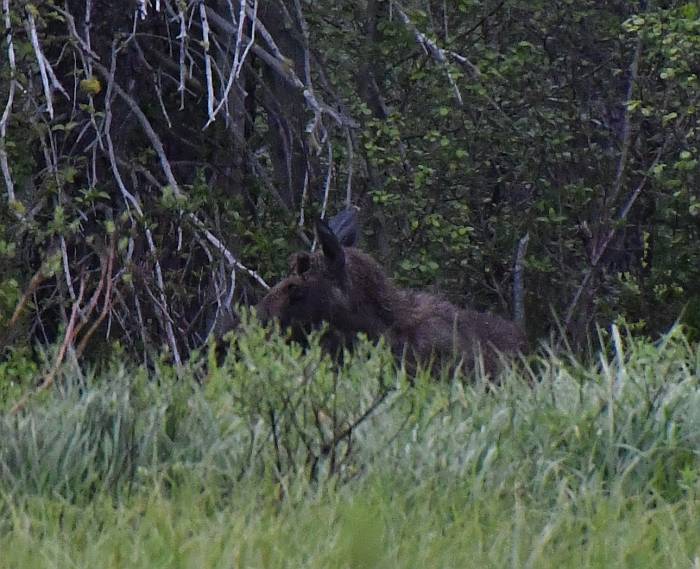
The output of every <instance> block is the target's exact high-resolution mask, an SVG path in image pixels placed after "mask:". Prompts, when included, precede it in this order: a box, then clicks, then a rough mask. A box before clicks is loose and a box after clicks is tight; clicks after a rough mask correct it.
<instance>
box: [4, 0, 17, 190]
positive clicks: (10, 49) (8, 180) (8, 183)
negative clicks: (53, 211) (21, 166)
mask: <svg viewBox="0 0 700 569" xmlns="http://www.w3.org/2000/svg"><path fill="white" fill-rule="evenodd" d="M2 14H3V19H4V20H5V36H6V38H7V60H8V62H9V64H10V87H9V90H8V93H7V103H6V104H5V110H4V111H3V113H2V117H1V118H0V169H2V175H3V178H4V179H5V187H6V188H7V201H8V202H10V203H12V202H14V201H15V186H14V183H13V182H12V173H11V171H10V165H9V162H8V159H7V151H6V150H5V140H6V136H7V123H8V121H9V119H10V113H12V105H13V102H14V97H15V87H16V81H15V74H16V63H15V46H14V43H13V41H12V21H11V20H10V0H3V1H2Z"/></svg>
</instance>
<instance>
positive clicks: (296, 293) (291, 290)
mask: <svg viewBox="0 0 700 569" xmlns="http://www.w3.org/2000/svg"><path fill="white" fill-rule="evenodd" d="M287 296H288V297H289V302H292V303H293V302H298V301H299V300H301V299H302V298H303V297H304V289H303V288H302V287H300V286H299V285H298V284H294V283H289V284H288V285H287Z"/></svg>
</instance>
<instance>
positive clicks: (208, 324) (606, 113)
mask: <svg viewBox="0 0 700 569" xmlns="http://www.w3.org/2000/svg"><path fill="white" fill-rule="evenodd" d="M126 4H127V6H128V9H124V4H123V3H115V2H108V1H107V0H88V1H87V2H84V1H83V0H80V1H77V0H68V1H66V2H57V1H55V0H37V1H35V2H27V1H20V2H15V1H13V2H9V1H8V0H5V1H4V2H3V21H2V25H3V27H4V40H3V44H2V50H3V57H2V58H0V101H1V102H2V103H0V104H2V107H0V108H2V110H3V114H2V118H1V121H2V122H1V123H0V166H2V168H1V170H2V176H1V179H2V183H3V184H4V196H3V199H4V203H5V204H6V207H5V208H3V209H2V210H1V211H2V213H1V218H0V321H1V322H2V326H3V334H2V338H0V342H2V344H3V345H4V348H3V349H4V351H5V356H7V357H11V358H13V361H14V362H15V363H14V364H13V365H16V366H20V367H21V366H23V365H31V357H30V356H29V355H28V354H27V353H26V352H22V350H24V349H25V348H26V338H27V337H28V336H29V337H30V338H31V339H32V340H33V341H36V340H39V341H41V342H42V343H48V342H51V341H62V342H63V344H64V345H65V349H64V350H63V352H62V353H59V354H58V359H59V360H61V361H62V360H63V359H64V358H65V354H67V353H68V354H70V353H75V354H76V355H77V356H78V357H80V356H81V355H83V353H84V352H85V350H86V349H88V348H89V349H88V352H89V353H90V354H91V355H92V357H93V359H95V358H97V357H98V356H100V354H103V353H104V350H103V349H101V348H100V346H101V345H102V344H104V343H105V342H104V341H101V339H102V340H104V339H107V340H108V341H110V342H112V341H115V340H116V341H118V342H119V343H120V344H121V345H122V347H123V349H124V350H125V352H126V353H127V354H129V356H130V357H132V358H147V359H148V358H150V357H151V354H153V353H154V352H155V351H158V350H160V349H161V348H162V347H163V346H166V347H167V349H168V350H169V351H170V353H171V355H172V357H173V358H174V359H175V361H176V362H179V361H181V360H183V359H184V357H185V355H186V354H187V353H188V352H189V351H190V350H191V349H193V348H195V347H197V346H200V345H201V344H202V341H203V339H204V337H205V336H206V335H207V334H208V333H209V331H210V330H211V329H212V326H213V327H214V329H216V330H218V329H222V330H223V329H226V327H227V323H226V318H227V315H226V313H227V311H228V310H229V306H230V304H231V302H232V301H234V300H237V301H240V302H243V303H250V302H252V301H254V300H255V299H256V298H259V297H260V294H261V293H262V292H264V288H265V286H264V285H265V281H266V280H267V281H268V282H272V281H274V280H275V279H276V278H278V276H279V275H280V274H282V273H283V271H284V267H285V263H286V256H287V253H288V252H289V251H291V250H294V249H297V248H299V247H307V246H308V245H309V244H310V240H309V235H310V232H309V231H308V229H309V228H310V226H309V224H308V221H309V220H310V219H312V218H313V216H315V215H317V214H318V213H320V212H321V211H323V212H325V211H329V212H333V211H337V210H338V209H341V208H342V207H344V206H345V205H348V204H352V205H357V206H359V207H360V208H361V218H362V219H363V221H364V234H365V240H364V242H365V245H366V247H367V248H369V249H370V250H371V251H372V252H374V253H375V254H376V255H377V256H378V257H379V258H380V259H381V260H382V261H383V262H384V263H385V264H386V265H387V267H388V268H389V269H390V271H391V272H392V273H393V274H394V275H395V276H396V277H397V278H398V279H399V280H400V281H401V282H402V283H403V284H407V285H412V286H417V287H430V286H434V287H436V288H437V289H439V290H440V291H442V292H443V293H445V294H447V295H448V296H449V297H451V298H452V299H453V300H455V301H456V302H458V303H462V304H466V303H470V304H473V305H475V306H476V307H478V308H487V309H491V310H495V311H497V312H501V313H504V314H507V315H510V314H511V313H512V310H513V306H512V300H511V299H512V294H511V288H512V273H513V258H514V254H515V250H516V246H517V243H518V241H519V240H520V239H521V238H522V237H523V236H524V235H526V234H529V236H530V240H529V249H528V251H527V255H526V257H525V276H526V283H525V304H526V309H527V310H526V314H527V316H528V331H529V334H530V336H531V337H533V338H535V337H540V336H542V335H545V334H547V333H548V332H550V331H555V332H558V331H559V330H560V329H563V330H564V331H565V332H566V333H567V334H568V335H569V337H570V338H571V339H572V340H573V341H574V345H579V344H580V343H581V342H582V341H584V340H585V337H586V335H587V334H588V333H589V332H590V331H591V330H592V325H593V323H595V322H596V321H597V322H600V323H602V324H607V323H609V322H611V321H614V320H615V319H617V318H619V317H623V318H624V319H625V320H626V322H627V323H628V324H630V325H634V326H637V327H638V328H640V329H643V330H644V331H645V332H647V333H652V334H654V333H658V332H659V331H662V330H665V329H667V328H668V326H669V325H670V324H671V323H672V322H673V321H674V320H675V319H676V318H678V316H679V314H680V312H681V309H682V308H683V307H684V306H686V305H687V309H686V313H685V319H686V321H687V323H688V324H689V325H690V326H691V328H692V329H694V330H696V331H697V329H698V320H699V318H700V316H699V314H700V312H699V310H700V308H699V307H700V291H699V290H698V282H700V278H699V277H700V274H699V272H700V258H699V255H700V253H699V251H700V249H699V248H698V247H697V242H698V229H699V227H700V225H699V222H698V220H700V195H698V187H700V186H698V170H699V169H698V147H699V145H698V133H699V132H700V130H699V129H698V126H699V125H698V120H699V119H698V117H699V116H700V114H698V112H697V108H698V93H699V92H700V90H699V89H698V70H699V65H700V39H699V38H700V14H699V10H698V8H697V4H696V3H694V2H682V1H680V2H677V1H640V2H630V1H628V0H618V1H614V2H605V3H601V2H597V1H595V0H584V1H581V2H571V1H569V0H566V1H565V0H561V1H553V2H549V1H548V2H542V1H531V0H527V1H525V0H498V1H497V0H490V1H482V0H478V1H477V0H459V1H455V2H432V1H425V0H420V1H415V0H411V1H407V2H404V3H399V2H395V1H393V0H365V1H362V2H335V1H333V2H328V1H325V0H321V1H314V2H302V1H298V0H295V1H292V0H274V1H269V2H268V1H266V2H248V3H246V2H231V1H227V2H224V1H223V0H207V1H206V2H200V1H197V2H194V1H181V0H178V1H175V0H161V1H159V2H154V1H152V0H151V1H147V0H139V1H134V2H131V3H126ZM305 230H306V233H305V232H304V231H305ZM16 309H17V310H16ZM13 315H14V316H13ZM555 315H556V316H555ZM18 350H19V351H18ZM59 363H60V362H59Z"/></svg>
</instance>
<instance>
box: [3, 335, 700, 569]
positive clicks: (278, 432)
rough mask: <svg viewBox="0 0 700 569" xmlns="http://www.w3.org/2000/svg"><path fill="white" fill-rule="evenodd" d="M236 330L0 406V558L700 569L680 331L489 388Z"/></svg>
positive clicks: (693, 441)
mask: <svg viewBox="0 0 700 569" xmlns="http://www.w3.org/2000/svg"><path fill="white" fill-rule="evenodd" d="M245 326H246V333H245V334H242V335H240V336H239V337H238V339H237V340H236V342H235V344H234V345H232V346H231V349H230V351H229V355H228V356H227V358H226V360H225V361H224V363H223V364H221V365H217V360H216V358H215V357H214V354H213V352H212V353H210V354H209V355H204V356H202V357H199V358H197V357H195V358H193V360H192V361H191V362H190V364H189V368H188V369H187V370H185V371H184V372H183V373H181V374H179V375H178V374H176V373H175V372H174V370H173V369H172V368H171V367H169V366H167V365H160V366H158V367H156V368H155V369H152V370H148V371H146V370H144V369H136V368H132V367H129V366H127V365H123V364H118V363H114V364H113V365H112V366H111V367H110V368H109V369H108V370H106V371H103V372H101V373H100V374H99V376H95V374H90V373H87V372H83V373H80V374H78V373H71V372H70V370H67V371H66V372H65V376H64V377H62V378H61V381H60V382H59V384H58V385H59V387H58V388H57V389H56V390H55V391H54V392H53V393H51V394H50V395H49V396H48V397H45V398H43V399H37V400H33V401H32V402H31V405H30V406H29V407H28V408H27V409H26V410H25V411H24V412H22V413H21V414H20V415H18V416H10V415H9V414H7V413H5V414H4V415H3V416H2V417H1V418H0V440H1V441H2V443H1V444H0V496H1V497H2V499H1V500H0V514H2V515H1V516H0V551H3V552H11V554H9V555H10V556H7V555H5V553H3V554H2V555H0V566H17V567H20V566H21V567H34V566H37V567H44V566H46V567H48V566H61V567H67V566H79V567H81V566H95V565H98V564H99V566H101V567H102V566H107V567H119V566H129V567H133V566H143V567H153V566H164V567H177V566H182V567H194V566H197V567H205V566H206V567H209V566H211V567H216V566H221V567H231V566H241V567H254V566H260V567H286V566H290V567H292V566H294V567H296V566H302V565H303V566H305V567H306V566H308V567H316V566H318V567H322V566H323V567H328V566H333V567H336V566H337V567H384V566H387V567H397V566H399V567H403V566H405V567H415V566H426V567H458V566H459V567H463V566H481V565H484V566H498V567H503V566H513V567H521V566H531V567H549V566H555V565H557V566H561V565H568V566H577V567H583V566H587V567H603V566H605V567H609V566H627V565H630V566H632V565H634V566H644V564H648V565H651V564H652V563H653V564H655V565H657V566H658V565H659V564H663V566H668V567H691V566H693V564H694V563H697V564H698V565H699V566H700V557H698V556H699V555H700V531H698V527H697V522H696V521H695V520H696V519H697V516H698V513H699V512H698V506H699V504H700V502H699V500H698V490H699V489H700V484H699V483H698V472H700V470H699V466H700V457H699V455H698V450H699V449H700V383H699V379H700V352H699V351H698V349H697V347H696V346H692V345H689V344H688V342H687V341H686V339H685V337H684V336H683V334H682V332H681V330H680V329H674V330H672V331H671V332H670V333H669V334H668V335H667V336H666V337H664V338H663V339H662V340H661V341H659V342H656V343H652V342H649V341H646V340H642V339H635V338H633V337H629V336H621V335H620V333H619V332H618V331H617V330H616V329H614V330H613V336H612V337H613V341H612V342H611V345H610V350H609V352H608V355H601V356H600V357H599V360H598V361H597V362H596V363H595V364H594V365H588V366H582V365H580V364H578V363H577V362H576V361H575V360H574V359H573V358H562V357H561V356H557V355H554V354H551V353H544V354H543V355H541V356H538V357H533V358H531V359H530V360H529V361H527V362H520V363H518V364H516V365H515V366H514V367H513V368H512V369H510V370H508V371H507V372H506V373H505V374H504V375H503V376H502V377H501V381H500V383H498V384H493V383H489V382H487V381H484V380H483V379H480V378H471V379H469V380H465V378H462V377H453V378H444V379H443V380H442V381H436V380H434V379H432V378H430V377H429V376H427V375H426V374H421V373H419V374H418V375H417V376H416V377H413V378H407V377H406V376H405V374H403V373H402V372H401V370H400V369H399V370H397V369H396V367H395V365H394V363H393V361H392V359H391V356H390V354H389V353H388V351H387V350H386V349H384V348H382V347H379V348H376V347H374V346H372V345H370V344H369V343H367V342H365V343H362V344H361V345H360V347H359V349H358V351H357V353H356V354H355V355H354V356H353V357H348V358H346V360H345V362H344V363H343V364H342V365H341V366H340V368H339V369H338V367H337V366H336V365H335V364H333V363H331V362H330V361H329V360H327V359H325V358H324V357H323V356H322V354H321V351H320V349H319V348H318V344H317V342H312V347H311V348H310V349H309V350H307V351H305V352H302V351H301V350H300V349H299V348H298V347H295V346H290V345H287V344H286V343H285V342H284V341H283V340H282V339H281V338H280V337H279V336H273V337H271V338H270V337H267V335H266V334H265V332H264V331H262V330H260V329H259V328H258V327H257V326H255V324H254V323H246V324H245ZM11 403H12V402H11V401H5V402H4V408H8V407H9V405H10V404H11Z"/></svg>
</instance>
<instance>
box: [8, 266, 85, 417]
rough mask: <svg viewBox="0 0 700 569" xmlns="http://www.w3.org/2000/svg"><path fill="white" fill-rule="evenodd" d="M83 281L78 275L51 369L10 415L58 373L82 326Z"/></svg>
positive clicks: (51, 383)
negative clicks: (69, 310)
mask: <svg viewBox="0 0 700 569" xmlns="http://www.w3.org/2000/svg"><path fill="white" fill-rule="evenodd" d="M85 281H86V277H85V274H84V273H83V275H82V276H81V277H80V291H79V292H78V298H77V299H76V300H75V302H74V303H73V308H72V310H71V315H70V320H69V321H68V326H67V327H66V333H65V335H64V337H63V343H62V344H61V347H60V348H59V350H58V354H57V355H56V359H55V360H54V363H53V365H52V366H51V369H50V370H49V372H48V373H47V374H46V376H45V377H44V381H43V382H42V383H41V385H39V387H37V388H36V390H35V391H30V392H28V393H26V394H25V395H24V396H23V397H22V398H21V399H20V400H19V401H18V402H17V403H16V404H15V405H14V406H13V407H12V409H11V410H10V414H11V415H16V414H17V413H19V412H20V411H21V410H22V409H24V407H26V405H27V403H28V402H29V398H30V397H31V396H32V395H34V394H37V393H41V392H42V391H45V390H46V389H48V388H49V387H51V386H52V385H53V383H54V380H55V378H56V373H58V370H59V369H60V367H61V364H62V363H63V359H64V358H65V356H66V351H67V350H68V347H69V346H70V345H71V344H72V343H73V340H74V339H75V335H76V334H77V333H78V331H79V330H80V328H81V327H82V324H79V323H78V315H79V314H80V303H81V302H82V300H83V295H84V294H85Z"/></svg>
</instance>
